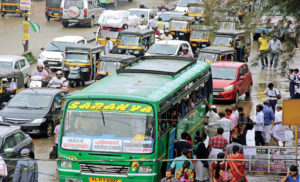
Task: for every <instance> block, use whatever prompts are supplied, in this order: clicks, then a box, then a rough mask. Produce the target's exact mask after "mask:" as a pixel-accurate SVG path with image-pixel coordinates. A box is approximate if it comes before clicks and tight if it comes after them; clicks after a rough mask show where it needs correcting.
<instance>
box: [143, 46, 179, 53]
mask: <svg viewBox="0 0 300 182" xmlns="http://www.w3.org/2000/svg"><path fill="white" fill-rule="evenodd" d="M176 50H177V45H167V44H153V45H152V46H151V47H150V49H149V50H148V51H147V53H149V54H163V55H175V54H176Z"/></svg>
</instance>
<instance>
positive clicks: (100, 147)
mask: <svg viewBox="0 0 300 182" xmlns="http://www.w3.org/2000/svg"><path fill="white" fill-rule="evenodd" d="M93 151H102V152H121V151H122V140H111V139H94V141H93Z"/></svg>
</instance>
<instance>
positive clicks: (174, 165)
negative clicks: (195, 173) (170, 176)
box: [170, 148, 194, 174]
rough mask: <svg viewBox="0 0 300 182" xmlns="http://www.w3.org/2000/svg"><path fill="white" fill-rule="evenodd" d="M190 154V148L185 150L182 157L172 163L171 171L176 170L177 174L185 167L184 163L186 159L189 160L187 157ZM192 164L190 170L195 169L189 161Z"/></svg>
mask: <svg viewBox="0 0 300 182" xmlns="http://www.w3.org/2000/svg"><path fill="white" fill-rule="evenodd" d="M188 154H189V149H188V148H184V149H183V150H182V152H181V156H180V157H176V158H175V160H174V161H173V162H172V163H171V166H170V167H171V169H172V170H174V169H175V174H177V170H179V169H181V168H182V167H183V163H184V161H185V159H188V158H187V156H188ZM188 161H189V162H190V163H191V164H190V166H189V169H194V165H193V163H192V161H190V160H188Z"/></svg>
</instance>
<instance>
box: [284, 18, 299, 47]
mask: <svg viewBox="0 0 300 182" xmlns="http://www.w3.org/2000/svg"><path fill="white" fill-rule="evenodd" d="M286 28H287V29H288V33H289V35H290V39H291V41H292V43H293V44H294V45H295V48H296V49H298V43H297V34H296V29H295V26H294V25H293V22H292V21H291V20H289V21H288V23H287V27H286Z"/></svg>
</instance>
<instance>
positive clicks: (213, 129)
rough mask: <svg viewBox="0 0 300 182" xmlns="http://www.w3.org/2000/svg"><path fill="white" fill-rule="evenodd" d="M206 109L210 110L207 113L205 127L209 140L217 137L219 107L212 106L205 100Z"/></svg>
mask: <svg viewBox="0 0 300 182" xmlns="http://www.w3.org/2000/svg"><path fill="white" fill-rule="evenodd" d="M204 102H205V103H206V107H207V108H208V112H207V113H206V118H207V126H205V128H204V130H205V132H206V134H207V135H208V137H209V138H212V137H214V136H216V134H217V130H218V127H217V126H216V123H217V121H218V120H219V119H220V117H219V115H218V114H217V107H216V106H215V105H212V106H210V105H209V104H208V102H207V100H206V99H205V100H204Z"/></svg>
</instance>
